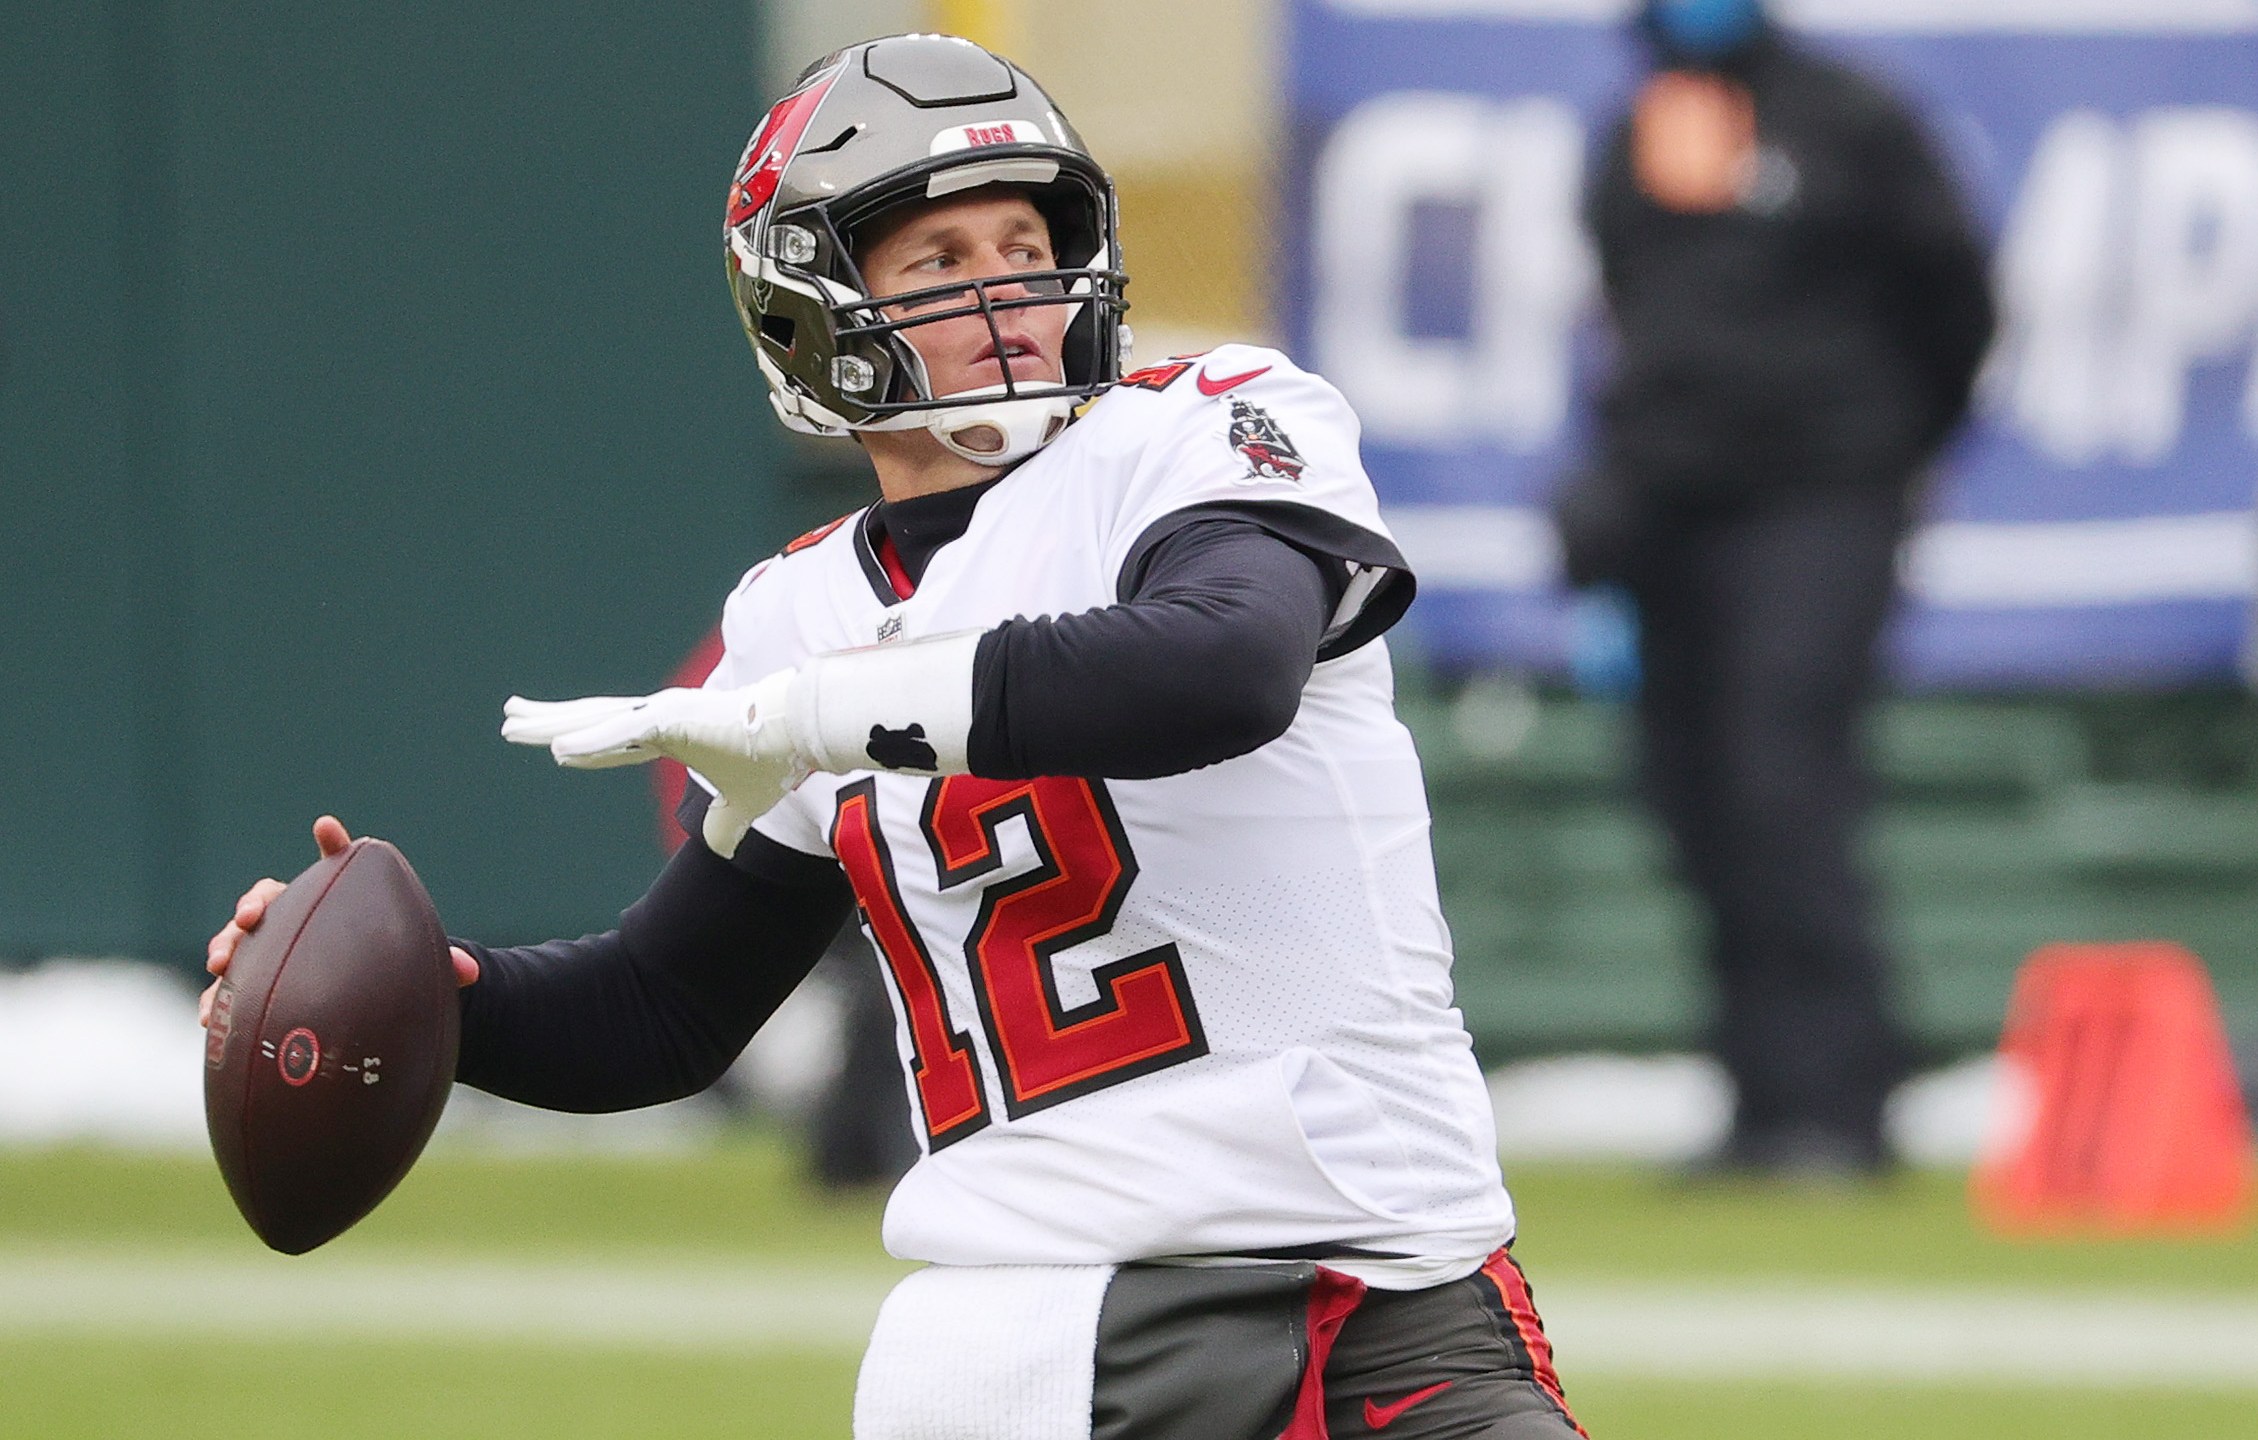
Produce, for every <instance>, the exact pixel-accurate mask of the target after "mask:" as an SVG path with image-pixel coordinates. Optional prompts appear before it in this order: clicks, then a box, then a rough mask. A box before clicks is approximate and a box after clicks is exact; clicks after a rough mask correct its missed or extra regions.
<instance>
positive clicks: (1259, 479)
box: [707, 345, 1513, 1285]
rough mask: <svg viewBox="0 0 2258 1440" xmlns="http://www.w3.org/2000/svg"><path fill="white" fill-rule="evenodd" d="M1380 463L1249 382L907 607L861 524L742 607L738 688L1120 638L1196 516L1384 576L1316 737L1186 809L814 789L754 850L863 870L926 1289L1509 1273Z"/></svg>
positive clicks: (991, 504)
mask: <svg viewBox="0 0 2258 1440" xmlns="http://www.w3.org/2000/svg"><path fill="white" fill-rule="evenodd" d="M1357 433H1358V431H1357V422H1356V419H1355V416H1354V415H1353V414H1352V413H1351V412H1350V410H1349V408H1348V406H1347V404H1346V402H1344V401H1343V400H1342V398H1341V396H1340V395H1339V393H1338V392H1337V391H1335V390H1334V389H1333V388H1332V387H1331V386H1329V385H1327V384H1326V383H1325V382H1324V381H1322V380H1320V379H1318V378H1317V377H1316V376H1313V375H1310V374H1308V373H1307V372H1305V371H1302V370H1300V369H1298V368H1297V367H1296V366H1295V365H1294V364H1293V363H1292V362H1291V361H1289V360H1288V359H1287V358H1286V357H1285V356H1283V355H1281V354H1279V353H1278V352H1276V351H1273V350H1266V349H1258V348H1255V347H1251V346H1238V345H1233V346H1225V347H1223V348H1221V349H1218V350H1215V351H1212V352H1210V353H1208V354H1207V355H1205V356H1201V357H1193V358H1191V359H1187V360H1179V361H1174V362H1171V363H1170V364H1167V365H1162V366H1155V367H1152V368H1150V369H1148V370H1144V371H1140V372H1138V373H1137V374H1136V375H1134V376H1132V377H1130V378H1129V379H1128V380H1126V381H1124V383H1123V384H1122V385H1120V386H1119V387H1117V388H1115V389H1114V390H1112V391H1110V392H1108V393H1107V394H1106V395H1105V396H1104V397H1103V398H1101V399H1100V400H1098V401H1097V402H1095V403H1094V404H1093V405H1092V406H1091V407H1090V408H1089V410H1088V411H1087V412H1086V413H1085V414H1084V416H1083V417H1082V418H1081V419H1080V420H1079V421H1077V422H1076V423H1075V424H1074V425H1073V426H1071V427H1070V428H1069V429H1068V430H1067V432H1066V433H1065V434H1064V435H1063V436H1061V437H1060V438H1059V439H1058V440H1056V441H1054V442H1053V443H1052V444H1051V445H1049V446H1048V447H1046V448H1045V449H1043V450H1041V451H1039V452H1037V453H1036V454H1035V455H1034V456H1033V457H1031V458H1030V459H1028V460H1027V461H1026V462H1024V463H1023V464H1021V465H1020V466H1019V467H1018V468H1017V469H1015V470H1013V471H1011V472H1010V473H1009V474H1007V475H1006V476H1005V477H1004V478H1003V479H1002V480H1001V481H1000V482H998V483H997V484H996V485H995V486H994V487H993V488H992V489H990V490H989V491H988V492H987V493H986V494H984V495H983V496H982V497H981V498H980V500H979V503H978V506H977V508H976V509H975V511H974V513H973V516H972V520H971V523H970V526H969V527H968V528H967V530H966V531H965V533H964V534H963V535H962V536H961V537H960V538H958V539H956V540H954V541H951V542H950V543H949V544H947V545H945V546H943V547H942V548H941V549H940V550H939V551H938V552H936V553H935V554H934V556H933V557H932V559H931V561H930V562H929V564H928V566H927V569H926V571H925V574H924V576H923V577H922V580H921V582H920V583H919V584H918V586H917V588H916V593H915V594H913V595H912V596H911V597H910V598H909V599H907V600H901V599H897V598H896V596H895V593H894V591H893V589H892V587H891V586H890V585H889V584H888V583H887V581H886V578H885V575H884V572H883V570H882V569H881V566H880V562H879V560H878V559H877V557H876V556H875V555H874V554H873V553H872V546H871V544H870V540H869V538H868V535H867V533H866V531H865V527H864V525H863V523H862V522H863V518H864V517H863V516H861V515H856V516H852V517H849V519H848V521H846V522H842V523H840V524H837V525H835V526H833V527H831V528H830V529H828V530H826V531H819V532H816V534H815V535H814V536H811V537H803V539H802V540H801V541H797V542H795V543H794V545H793V546H792V547H790V548H788V549H787V550H786V551H785V553H783V554H781V555H779V556H777V557H775V558H773V559H771V560H769V561H766V562H764V563H763V564H761V565H760V566H758V567H756V568H755V569H754V570H752V571H751V572H750V573H749V574H748V575H747V576H746V577H745V579H744V581H743V582H742V583H741V584H740V585H739V586H738V588H737V590H736V592H735V593H734V594H732V595H731V597H730V599H729V604H728V607H727V609H726V611H725V613H724V617H723V623H722V636H723V640H724V642H725V645H726V653H725V655H724V658H723V660H722V662H721V664H720V667H719V668H718V669H717V670H716V671H715V672H714V675H713V678H712V679H710V680H709V681H708V682H707V683H708V684H709V685H714V686H739V685H746V684H750V683H751V682H753V681H754V680H757V679H759V678H761V677H762V676H765V675H767V674H769V673H771V672H773V671H775V670H778V669H781V668H783V667H785V666H789V665H794V664H797V663H799V662H800V661H802V660H804V659H806V658H807V657H809V656H813V655H819V654H824V653H827V652H830V651H836V650H844V649H850V648H854V647H858V646H866V645H872V644H879V643H885V642H888V641H891V640H895V639H897V638H899V639H905V640H906V639H917V638H921V637H926V636H934V635H944V634H950V633H953V632H961V631H967V630H985V629H988V628H990V627H992V626H994V625H996V624H998V623H1000V622H1002V621H1004V620H1007V619H1010V618H1012V617H1014V616H1029V617H1033V616H1041V615H1054V616H1063V615H1068V614H1072V613H1074V612H1077V611H1082V610H1088V609H1092V608H1094V607H1098V606H1105V605H1111V604H1114V603H1116V602H1117V601H1118V600H1119V599H1121V598H1122V593H1123V590H1124V588H1125V587H1124V582H1123V575H1124V572H1125V570H1127V569H1129V568H1130V567H1132V565H1133V563H1134V561H1135V560H1136V559H1137V558H1138V556H1139V554H1140V548H1139V547H1140V541H1147V542H1149V540H1150V538H1151V536H1153V535H1154V534H1157V533H1161V532H1164V531H1165V530H1166V529H1167V528H1168V523H1167V522H1170V521H1171V519H1172V517H1173V518H1175V519H1179V520H1180V519H1181V518H1182V517H1181V516H1180V515H1179V512H1183V511H1186V510H1199V511H1201V512H1203V513H1206V512H1214V513H1221V514H1241V515H1251V516H1253V517H1255V518H1256V519H1257V520H1258V521H1259V522H1261V523H1264V524H1266V526H1269V527H1270V528H1274V529H1275V530H1277V531H1278V533H1281V534H1284V535H1286V536H1288V537H1289V538H1291V539H1293V540H1295V541H1296V542H1297V543H1299V544H1302V545H1303V546H1304V547H1305V548H1313V549H1317V550H1320V551H1322V552H1323V553H1327V554H1332V555H1338V556H1341V557H1343V559H1344V561H1345V562H1347V563H1348V564H1349V566H1350V573H1351V576H1352V578H1351V581H1350V585H1349V589H1348V593H1347V595H1346V596H1345V598H1344V599H1343V601H1342V604H1341V609H1340V612H1339V613H1337V614H1336V615H1335V617H1334V624H1333V628H1332V630H1331V631H1330V632H1329V634H1328V638H1327V643H1326V646H1325V648H1324V649H1323V650H1322V651H1321V652H1320V662H1319V664H1318V665H1317V667H1316V669H1315V671H1314V673H1313V674H1312V675H1311V677H1310V680H1309V683H1308V686H1307V687H1306V689H1305V690H1304V691H1303V694H1302V701H1301V708H1300V711H1299V713H1298V714H1297V716H1296V718H1295V719H1294V722H1293V724H1292V726H1291V727H1290V728H1289V729H1288V730H1287V731H1286V733H1285V734H1284V735H1282V736H1280V737H1279V738H1278V739H1276V740H1273V741H1271V742H1270V743H1269V744H1267V745H1264V746H1263V747H1261V748H1260V749H1258V750H1256V751H1254V752H1252V753H1250V754H1247V755H1243V756H1240V757H1238V758H1237V759H1233V760H1229V761H1226V762H1224V763H1222V764H1218V765H1211V766H1208V767H1206V768H1204V769H1200V770H1195V771H1192V772H1190V773H1187V774H1182V775H1173V776H1168V777H1165V778H1162V779H1153V780H1103V781H1100V780H1083V779H1071V778H1056V777H1054V778H1045V779H1037V780H1023V781H1022V780H987V779H980V778H977V777H973V776H969V775H958V776H949V777H944V778H940V779H934V778H931V777H928V776H918V775H907V774H898V773H891V772H886V771H857V772H855V773H852V774H845V775H832V774H818V775H815V776H812V777H811V778H809V779H808V780H807V781H806V782H805V783H803V784H802V785H801V786H800V787H799V788H798V789H797V790H796V791H794V792H793V793H792V794H791V795H790V796H789V797H787V798H786V799H785V800H784V801H783V802H782V803H781V804H779V805H778V806H776V807H775V808H774V809H773V810H771V811H770V812H769V813H768V814H766V815H765V816H763V817H762V818H761V819H760V820H759V821H758V822H757V823H756V827H755V828H757V829H758V830H760V832H761V833H762V834H764V835H766V836H768V837H769V838H770V839H772V840H775V841H778V842H780V843H782V844H784V845H786V846H789V847H791V848H792V849H795V850H798V851H802V852H806V853H810V854H817V855H826V856H832V857H835V858H836V859H837V861H838V863H839V864H840V865H841V866H842V868H843V869H844V870H845V872H846V874H847V876H848V878H849V879H850V880H851V881H852V882H853V884H854V887H855V892H856V895H857V896H858V898H859V900H860V902H861V908H862V918H863V923H864V928H865V930H866V931H867V932H868V934H869V935H870V938H871V941H872V943H873V945H874V946H875V947H876V949H877V951H878V953H879V955H880V957H881V958H882V960H883V962H884V967H885V970H886V973H887V976H888V984H889V988H890V990H891V992H892V996H893V1000H894V1006H895V1012H896V1019H897V1025H898V1038H899V1048H900V1053H901V1057H902V1062H903V1066H904V1070H905V1072H906V1076H907V1082H908V1089H909V1098H910V1104H911V1109H912V1113H913V1116H914V1117H915V1122H916V1125H917V1127H918V1129H919V1132H920V1135H919V1139H920V1143H921V1146H922V1147H923V1154H922V1157H921V1158H920V1159H919V1161H918V1162H917V1164H916V1166H915V1167H914V1168H913V1169H912V1170H911V1171H910V1172H909V1174H908V1175H907V1177H906V1178H904V1179H903V1180H902V1182H901V1183H900V1185H899V1186H898V1188H897V1189H896V1190H895V1192H894V1195H893V1198H892V1200H891V1202H890V1204H889V1205H888V1207H887V1212H886V1221H885V1240H886V1245H887V1248H888V1249H889V1250H890V1251H892V1252H893V1253H894V1254H895V1255H897V1256H901V1257H903V1258H905V1259H916V1260H925V1261H930V1262H936V1263H944V1264H962V1265H980V1264H1104V1263H1116V1262H1122V1261H1128V1260H1136V1259H1148V1258H1156V1257H1168V1256H1198V1255H1234V1256H1244V1255H1265V1254H1267V1255H1296V1256H1307V1257H1311V1258H1328V1259H1333V1260H1341V1259H1343V1258H1344V1257H1354V1256H1357V1255H1360V1254H1361V1255H1366V1256H1371V1257H1375V1258H1376V1257H1407V1261H1408V1263H1405V1262H1395V1263H1390V1262H1387V1261H1381V1262H1380V1263H1378V1264H1376V1265H1367V1266H1365V1267H1363V1268H1364V1269H1365V1270H1366V1271H1367V1272H1368V1273H1369V1274H1370V1276H1371V1278H1372V1279H1373V1280H1374V1281H1375V1283H1379V1284H1383V1285H1385V1284H1388V1283H1389V1282H1390V1280H1391V1279H1393V1280H1395V1281H1396V1282H1397V1283H1401V1284H1410V1283H1432V1281H1433V1280H1434V1279H1436V1278H1444V1277H1447V1275H1449V1274H1454V1273H1460V1272H1462V1271H1464V1270H1467V1269H1470V1268H1472V1266H1473V1265H1475V1264H1477V1263H1478V1262H1479V1261H1480V1260H1481V1258H1482V1257H1484V1256H1486V1255H1488V1254H1489V1253H1490V1252H1491V1251H1493V1250H1495V1249H1496V1248H1497V1247H1498V1246H1499V1245H1500V1244H1503V1243H1504V1242H1505V1241H1506V1240H1507V1239H1508V1238H1509V1236H1510V1234H1511V1231H1512V1225H1513V1216H1512V1209H1511V1205H1510V1203H1509V1201H1508V1200H1507V1198H1506V1194H1505V1190H1504V1187H1503V1185H1502V1184H1501V1183H1500V1180H1499V1175H1498V1167H1497V1160H1496V1140H1495V1132H1494V1126H1493V1122H1492V1120H1491V1115H1490V1107H1489V1099H1488V1095H1487V1092H1486V1090H1485V1088H1484V1084H1483V1080H1482V1075H1481V1073H1480V1069H1479V1067H1478V1066H1477V1065H1476V1063H1475V1060H1474V1056H1473V1051H1472V1048H1471V1044H1470V1042H1469V1040H1468V1038H1467V1035H1466V1031H1465V1027H1464V1025H1463V1024H1462V1022H1461V1019H1460V1016H1459V1013H1458V1011H1457V1010H1456V1009H1455V1008H1453V1005H1452V996H1451V978H1450V938H1449V934H1448V932H1447V931H1446V929H1445V928H1444V924H1443V919H1442V913H1441V908H1440V905H1439V903H1438V901H1437V897H1436V890H1435V878H1434V862H1433V858H1432V854H1431V851H1430V848H1429V840H1428V816H1427V804H1426V795H1425V790H1424V786H1423V782H1422V780H1421V776H1420V772H1419V761H1418V757H1417V756H1416V755H1415V754H1414V752H1413V749H1412V744H1411V737H1410V736H1409V734H1408V733H1406V731H1405V730H1404V728H1403V727H1402V725H1400V724H1399V723H1398V722H1397V720H1396V718H1395V711H1394V689H1393V684H1394V682H1393V676H1392V673H1391V670H1390V667H1389V661H1388V655H1387V651H1386V648H1385V646H1384V645H1383V644H1382V643H1381V642H1379V641H1378V640H1377V639H1368V635H1369V633H1370V632H1372V631H1375V630H1377V629H1380V628H1385V625H1386V624H1387V623H1389V622H1391V621H1392V620H1393V619H1394V618H1395V615H1396V614H1397V613H1400V610H1401V606H1402V603H1403V596H1404V593H1405V592H1404V591H1403V590H1402V589H1401V588H1399V587H1397V586H1394V585H1392V584H1391V583H1389V582H1390V576H1391V570H1393V569H1396V568H1400V566H1401V560H1400V557H1398V556H1397V555H1396V551H1395V547H1394V543H1393V541H1392V540H1391V539H1390V538H1389V536H1388V532H1387V528H1386V526H1385V525H1384V524H1383V523H1382V521H1381V519H1380V514H1379V507H1378V502H1377V500H1376V498H1375V497H1374V494H1373V491H1372V486H1371V482H1370V481H1369V480H1368V479H1367V478H1366V476H1365V474H1364V470H1363V466H1362V464H1361V462H1360V461H1359V459H1358V456H1357ZM1156 527H1157V528H1156ZM1395 578H1396V579H1401V578H1402V577H1400V576H1398V577H1395ZM1349 1265H1350V1266H1353V1265H1354V1261H1353V1260H1351V1261H1350V1262H1349ZM1344 1268H1349V1266H1344ZM1420 1276H1423V1277H1424V1278H1416V1279H1414V1278H1406V1277H1420Z"/></svg>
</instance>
